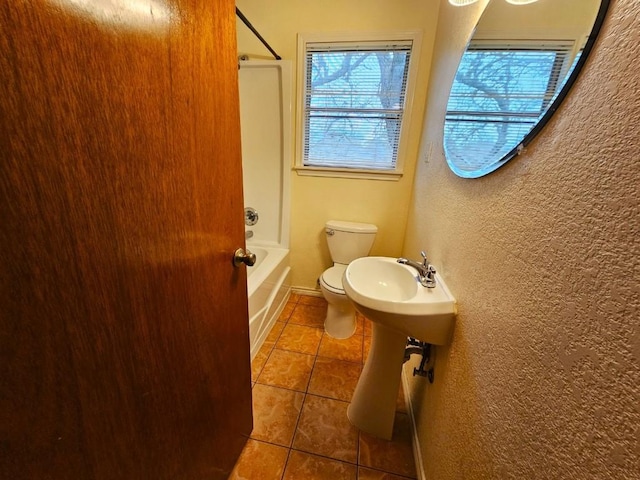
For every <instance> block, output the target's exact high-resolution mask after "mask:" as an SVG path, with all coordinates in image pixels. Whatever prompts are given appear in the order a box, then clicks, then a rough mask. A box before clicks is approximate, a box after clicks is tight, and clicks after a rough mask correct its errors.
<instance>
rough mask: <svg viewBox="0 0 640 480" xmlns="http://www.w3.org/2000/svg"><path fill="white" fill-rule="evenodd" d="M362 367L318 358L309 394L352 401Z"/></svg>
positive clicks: (332, 359) (357, 364) (342, 361)
mask: <svg viewBox="0 0 640 480" xmlns="http://www.w3.org/2000/svg"><path fill="white" fill-rule="evenodd" d="M361 371H362V366H361V365H360V364H359V363H353V362H345V361H344V360H338V359H335V358H325V357H318V358H317V359H316V363H315V365H314V367H313V374H312V375H311V381H310V382H309V389H308V390H307V391H308V393H312V394H314V395H319V396H321V397H330V398H335V399H337V400H343V401H345V402H349V401H351V397H352V396H353V391H354V389H355V388H356V384H357V383H358V378H360V372H361Z"/></svg>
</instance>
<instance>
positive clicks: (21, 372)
mask: <svg viewBox="0 0 640 480" xmlns="http://www.w3.org/2000/svg"><path fill="white" fill-rule="evenodd" d="M235 42H236V40H235V17H234V3H233V1H232V0H165V1H163V0H127V1H114V0H22V1H16V2H14V1H11V2H2V4H1V6H0V248H1V250H0V259H1V262H0V265H1V266H0V322H1V323H0V478H3V479H5V478H6V479H12V480H14V479H38V480H39V479H54V480H58V479H74V480H77V479H80V480H83V479H132V480H133V479H135V480H143V479H153V480H158V479H187V480H190V479H222V478H227V475H228V473H229V472H230V470H231V468H232V467H233V464H234V462H235V459H236V458H237V456H238V454H239V452H240V451H241V449H242V447H243V445H244V443H245V441H246V438H247V437H248V435H249V433H250V431H251V428H252V420H251V389H250V360H249V344H248V342H249V340H248V338H249V335H248V321H247V306H246V305H247V302H246V300H247V298H246V295H247V294H246V271H245V269H244V267H241V268H235V267H233V265H232V261H231V259H232V255H233V252H234V250H235V249H236V248H237V247H240V246H242V245H243V244H244V228H243V227H244V226H243V224H242V218H243V217H242V208H243V205H242V181H241V160H240V137H239V131H240V129H239V112H238V93H237V61H236V44H235Z"/></svg>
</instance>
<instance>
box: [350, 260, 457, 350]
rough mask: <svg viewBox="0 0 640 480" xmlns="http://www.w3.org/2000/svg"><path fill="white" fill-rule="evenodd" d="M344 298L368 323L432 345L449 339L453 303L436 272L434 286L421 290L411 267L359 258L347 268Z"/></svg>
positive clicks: (454, 309) (453, 316) (453, 311)
mask: <svg viewBox="0 0 640 480" xmlns="http://www.w3.org/2000/svg"><path fill="white" fill-rule="evenodd" d="M342 284H343V286H344V291H345V293H346V294H347V297H349V299H350V300H351V301H352V302H353V303H354V304H355V306H356V308H357V309H358V310H359V311H360V313H362V314H363V315H364V316H365V317H367V318H368V319H369V320H371V321H372V322H377V323H379V324H382V325H384V326H386V327H387V328H389V329H392V330H396V331H398V332H399V333H402V334H404V335H405V336H407V337H414V338H417V339H418V340H421V341H423V342H427V343H431V344H434V345H446V344H447V343H449V342H450V340H451V334H452V333H453V326H454V320H455V313H456V302H455V299H454V298H453V296H452V295H451V293H450V292H449V289H448V288H447V286H446V285H445V283H444V281H443V280H442V278H441V277H440V276H439V275H438V274H437V273H436V286H435V287H434V288H427V287H423V286H422V285H421V284H420V283H419V282H418V279H417V271H416V270H415V269H414V268H413V267H409V266H407V265H403V264H400V263H398V262H397V261H396V259H395V258H389V257H363V258H358V259H357V260H354V261H353V262H351V263H350V264H349V266H348V267H347V269H346V271H345V274H344V278H343V280H342Z"/></svg>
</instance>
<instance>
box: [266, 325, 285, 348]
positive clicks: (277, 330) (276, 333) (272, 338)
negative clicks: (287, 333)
mask: <svg viewBox="0 0 640 480" xmlns="http://www.w3.org/2000/svg"><path fill="white" fill-rule="evenodd" d="M285 325H286V323H284V322H280V321H276V322H275V323H274V324H273V327H271V331H270V332H269V335H267V338H265V339H264V343H263V344H262V346H263V347H264V346H265V345H266V346H271V347H273V346H274V345H275V344H276V342H277V341H278V338H279V337H280V334H281V333H282V330H283V329H284V327H285Z"/></svg>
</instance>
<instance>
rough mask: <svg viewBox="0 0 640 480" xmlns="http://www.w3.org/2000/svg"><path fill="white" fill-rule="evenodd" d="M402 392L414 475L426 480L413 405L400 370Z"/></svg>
mask: <svg viewBox="0 0 640 480" xmlns="http://www.w3.org/2000/svg"><path fill="white" fill-rule="evenodd" d="M402 390H403V391H404V401H405V403H406V406H407V413H408V414H409V420H410V422H411V444H412V446H413V460H414V462H415V464H416V475H417V476H418V480H426V478H427V477H426V475H425V473H424V463H423V461H422V449H421V448H420V438H419V437H418V426H417V425H416V418H415V416H414V413H413V412H414V410H413V404H412V403H411V395H409V380H408V379H407V375H406V373H405V370H404V368H403V369H402Z"/></svg>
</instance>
